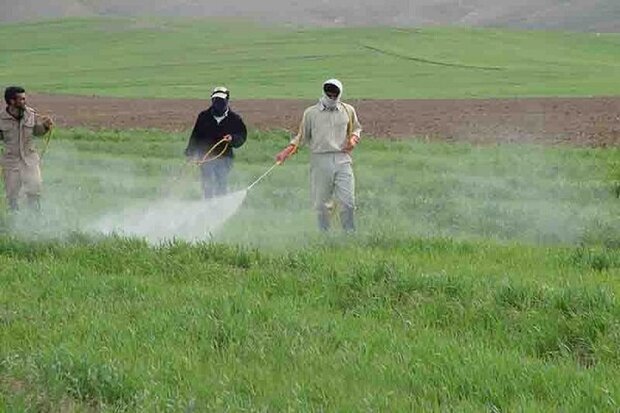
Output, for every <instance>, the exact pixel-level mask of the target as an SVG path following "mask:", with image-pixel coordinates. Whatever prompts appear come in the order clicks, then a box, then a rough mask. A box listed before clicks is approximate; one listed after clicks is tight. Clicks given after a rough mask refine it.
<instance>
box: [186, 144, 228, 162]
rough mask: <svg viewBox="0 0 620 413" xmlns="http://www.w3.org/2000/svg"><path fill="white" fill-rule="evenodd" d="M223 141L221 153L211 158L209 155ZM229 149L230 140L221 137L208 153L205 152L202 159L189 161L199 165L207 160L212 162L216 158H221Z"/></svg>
mask: <svg viewBox="0 0 620 413" xmlns="http://www.w3.org/2000/svg"><path fill="white" fill-rule="evenodd" d="M222 143H224V148H223V149H222V150H221V151H220V153H218V154H217V155H216V156H214V157H212V158H209V156H210V155H211V153H212V152H213V151H214V150H215V148H217V147H218V146H220V145H221V144H222ZM227 149H228V141H227V140H226V139H221V140H220V141H219V142H217V143H216V144H215V145H213V146H212V147H211V149H209V151H208V152H207V153H205V154H204V156H203V157H202V159H200V160H199V161H188V162H190V163H193V164H195V165H197V166H200V165H203V164H205V163H207V162H211V161H214V160H216V159H218V158H220V157H221V156H222V155H224V153H225V152H226V150H227Z"/></svg>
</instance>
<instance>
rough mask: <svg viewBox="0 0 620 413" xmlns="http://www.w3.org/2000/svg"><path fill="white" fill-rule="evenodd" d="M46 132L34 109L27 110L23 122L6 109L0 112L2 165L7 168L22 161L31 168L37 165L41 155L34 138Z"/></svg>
mask: <svg viewBox="0 0 620 413" xmlns="http://www.w3.org/2000/svg"><path fill="white" fill-rule="evenodd" d="M46 132H47V128H46V127H45V126H43V124H42V123H41V120H40V117H39V115H37V114H36V112H35V111H34V109H32V108H28V107H27V108H26V111H25V112H24V116H23V117H22V119H21V120H17V119H15V118H14V117H13V116H11V114H10V113H8V112H7V110H6V109H5V110H0V141H3V143H4V153H3V154H2V158H0V165H2V166H4V167H5V168H6V167H10V166H17V165H19V163H20V161H23V162H24V163H26V164H27V165H31V166H32V165H37V164H38V163H39V154H38V153H37V149H36V147H35V144H34V139H33V137H34V136H41V135H44V134H45V133H46Z"/></svg>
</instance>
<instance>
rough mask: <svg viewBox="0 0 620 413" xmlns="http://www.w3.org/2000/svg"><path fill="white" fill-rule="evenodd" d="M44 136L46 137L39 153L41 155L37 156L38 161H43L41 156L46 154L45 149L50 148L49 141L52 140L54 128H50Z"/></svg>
mask: <svg viewBox="0 0 620 413" xmlns="http://www.w3.org/2000/svg"><path fill="white" fill-rule="evenodd" d="M46 135H47V136H46V137H45V144H44V146H43V150H42V151H41V154H39V160H40V161H42V160H43V156H44V155H45V153H46V152H47V149H48V148H49V147H50V141H51V140H52V137H53V136H54V128H50V130H49V131H47V134H46Z"/></svg>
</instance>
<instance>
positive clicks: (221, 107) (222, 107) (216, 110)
mask: <svg viewBox="0 0 620 413" xmlns="http://www.w3.org/2000/svg"><path fill="white" fill-rule="evenodd" d="M211 107H212V108H213V114H214V115H215V116H224V115H225V114H226V111H227V110H228V101H227V100H226V99H222V98H213V99H211Z"/></svg>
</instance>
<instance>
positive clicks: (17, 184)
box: [2, 160, 43, 202]
mask: <svg viewBox="0 0 620 413" xmlns="http://www.w3.org/2000/svg"><path fill="white" fill-rule="evenodd" d="M2 177H3V179H4V190H5V192H6V198H7V201H9V202H16V201H17V198H18V197H19V192H20V190H21V189H22V188H23V189H24V192H25V193H26V195H27V196H29V197H33V196H40V195H41V189H42V187H43V180H42V179H41V169H40V168H39V164H38V163H37V164H34V165H28V164H26V163H25V162H24V161H22V160H20V161H19V162H11V163H10V164H9V165H2Z"/></svg>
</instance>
